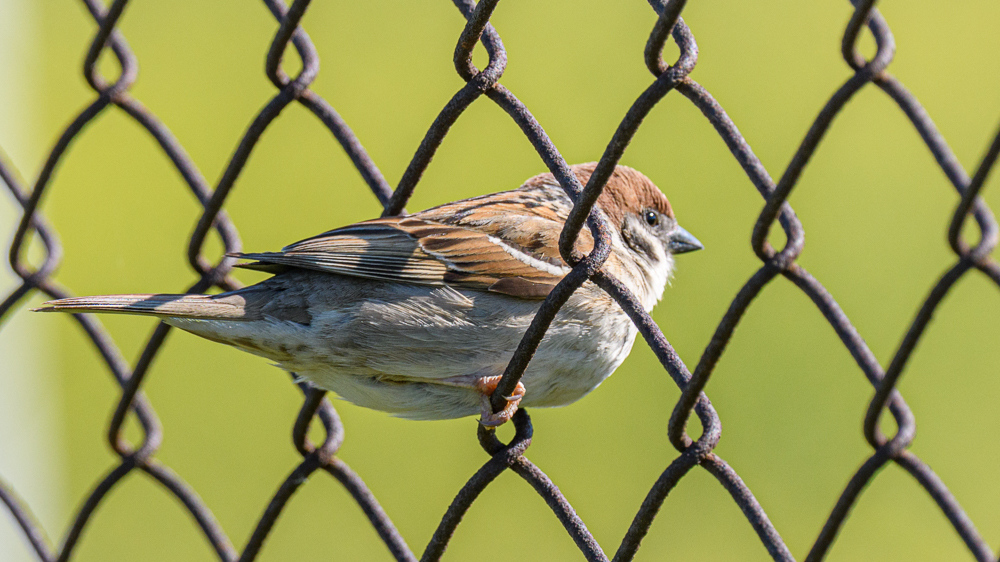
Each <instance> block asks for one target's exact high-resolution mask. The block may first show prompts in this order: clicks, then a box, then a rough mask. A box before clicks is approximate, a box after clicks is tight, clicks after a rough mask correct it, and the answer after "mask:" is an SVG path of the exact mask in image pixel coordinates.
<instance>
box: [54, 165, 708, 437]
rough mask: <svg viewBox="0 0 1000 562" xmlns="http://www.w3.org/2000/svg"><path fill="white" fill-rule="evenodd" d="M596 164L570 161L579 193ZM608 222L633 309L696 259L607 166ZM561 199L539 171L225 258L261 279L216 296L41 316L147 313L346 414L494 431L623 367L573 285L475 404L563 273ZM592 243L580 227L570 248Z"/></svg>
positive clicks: (597, 316)
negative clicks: (507, 184)
mask: <svg viewBox="0 0 1000 562" xmlns="http://www.w3.org/2000/svg"><path fill="white" fill-rule="evenodd" d="M595 167H596V163H593V162H591V163H588V164H578V165H575V166H571V167H570V169H571V170H572V172H573V174H574V175H575V176H576V178H577V179H578V180H579V181H580V183H581V184H583V185H586V183H587V181H588V179H589V178H590V176H591V175H592V174H593V172H594V170H595ZM596 206H597V208H598V209H600V211H601V212H603V213H604V216H605V217H606V218H607V220H608V221H609V224H610V226H611V228H610V229H609V230H610V237H611V252H610V256H609V257H608V259H607V261H606V262H605V263H604V264H603V266H602V267H603V268H604V270H605V271H606V272H607V273H609V274H611V275H613V276H614V277H616V278H618V279H619V280H620V281H622V282H623V283H624V284H625V285H626V286H627V287H628V288H629V289H630V290H631V291H632V292H633V293H634V294H635V296H636V297H637V298H638V300H639V301H640V302H641V303H642V306H643V307H644V308H645V309H646V311H647V312H648V311H651V310H652V308H653V306H654V305H655V304H656V303H657V302H658V301H659V300H660V299H661V297H662V295H663V293H664V290H665V288H666V286H667V284H668V282H669V281H670V279H671V276H672V272H673V269H674V256H675V255H677V254H681V253H685V252H691V251H694V250H700V249H702V248H703V246H702V244H701V242H699V241H698V239H696V238H695V237H694V236H693V235H691V233H689V232H688V231H687V230H685V229H684V228H682V227H681V226H680V225H678V223H677V220H676V218H675V217H674V213H673V210H672V208H671V206H670V203H669V202H668V200H667V198H666V196H665V195H664V194H663V193H662V192H661V191H660V189H659V188H658V187H657V186H656V185H655V184H654V183H653V182H652V181H651V180H650V179H649V178H647V177H646V176H645V175H643V174H642V173H641V172H639V171H637V170H635V169H632V168H629V167H626V166H622V165H618V166H616V167H615V169H614V170H613V172H612V173H611V176H610V178H609V179H608V181H607V183H606V185H605V187H604V189H603V191H602V192H601V195H600V196H599V197H598V199H597V205H596ZM572 207H573V201H572V200H571V199H570V197H569V196H568V195H567V194H566V193H565V191H564V190H563V189H562V188H561V187H560V185H559V182H558V181H557V180H556V179H555V177H554V176H553V175H552V174H551V173H544V174H540V175H537V176H535V177H532V178H530V179H528V180H527V181H526V182H525V183H524V184H523V185H521V186H520V187H519V188H517V189H513V190H510V191H503V192H498V193H492V194H488V195H482V196H478V197H473V198H470V199H464V200H460V201H455V202H451V203H447V204H444V205H440V206H437V207H433V208H430V209H426V210H424V211H420V212H417V213H414V214H411V215H405V216H396V217H383V218H377V219H373V220H368V221H363V222H359V223H355V224H351V225H349V226H345V227H342V228H337V229H335V230H330V231H328V232H324V233H323V234H319V235H317V236H313V237H311V238H307V239H305V240H302V241H299V242H296V243H294V244H291V245H289V246H286V247H285V248H283V249H282V250H281V251H278V252H262V253H237V254H229V255H230V256H232V257H235V258H239V259H241V260H244V261H245V263H240V264H237V267H244V268H248V269H253V270H259V271H264V272H267V273H270V274H272V276H271V277H270V278H268V279H266V280H264V281H262V282H260V283H257V284H255V285H251V286H247V287H244V288H240V289H237V290H233V291H228V292H224V293H220V294H184V295H180V294H127V295H106V296H92V297H73V298H65V299H59V300H53V301H49V302H46V303H43V305H42V306H41V307H40V308H38V309H36V310H38V311H42V312H56V311H58V312H73V313H77V312H108V313H123V314H138V315H148V316H155V317H158V318H159V319H161V320H162V321H163V322H166V323H167V324H169V325H171V326H174V327H177V328H179V329H181V330H184V331H187V332H190V333H193V334H195V335H198V336H201V337H203V338H206V339H209V340H212V341H215V342H219V343H223V344H227V345H230V346H233V347H236V348H239V349H241V350H244V351H247V352H250V353H253V354H255V355H259V356H263V357H265V358H267V359H269V360H271V361H273V362H274V363H276V364H277V365H278V366H280V367H282V368H283V369H285V370H287V371H290V372H292V373H294V374H295V375H296V376H297V377H299V378H300V379H302V380H305V381H308V383H310V384H311V385H313V386H315V387H318V388H321V389H325V390H329V391H332V392H334V393H335V394H336V395H338V396H339V397H340V398H342V399H344V400H347V401H348V402H352V403H354V404H357V405H359V406H363V407H367V408H372V409H375V410H381V411H385V412H388V413H390V414H392V415H395V416H397V417H402V418H409V419H423V420H436V419H453V418H461V417H466V416H474V415H476V414H478V415H479V416H480V419H479V422H480V423H481V424H482V425H483V426H485V427H487V428H494V427H496V426H499V425H501V424H503V423H505V422H507V421H508V420H510V418H511V416H512V415H513V414H514V412H515V411H516V410H517V408H519V407H528V406H532V407H534V406H537V407H549V406H563V405H566V404H569V403H572V402H574V401H576V400H578V399H580V398H581V397H583V396H584V395H586V394H588V393H589V392H590V391H592V390H593V389H595V388H596V387H597V386H598V385H599V384H601V382H603V381H604V380H605V379H606V378H607V377H608V376H610V375H611V374H612V373H613V372H614V371H615V369H617V368H618V366H619V365H621V363H622V362H623V361H624V360H625V358H626V357H627V356H628V354H629V352H630V351H631V349H632V345H633V343H634V341H635V337H636V332H637V330H636V327H635V325H634V324H633V323H632V321H631V320H630V319H629V317H628V316H627V315H626V314H625V312H624V311H623V310H622V309H621V307H620V306H619V305H618V304H617V302H616V301H615V300H614V299H612V298H611V297H610V296H609V295H608V294H607V293H606V292H604V291H603V290H602V289H600V288H599V287H597V285H595V284H594V283H593V282H591V281H589V280H588V281H585V282H584V283H583V285H582V286H581V287H580V288H579V289H577V290H576V291H575V292H574V293H573V294H572V296H570V297H569V299H568V301H566V303H565V304H564V305H563V307H562V308H561V309H560V310H559V312H558V314H557V315H556V316H555V319H554V320H553V321H552V323H551V325H550V327H549V329H548V330H547V331H546V333H545V336H544V337H543V339H542V341H541V343H540V344H539V346H538V348H537V350H536V352H535V354H534V356H533V358H532V359H531V361H530V363H529V364H528V366H527V368H526V370H525V371H524V374H523V375H522V378H521V379H520V382H519V383H518V384H517V388H516V389H515V391H514V392H513V393H511V395H510V396H505V397H504V398H505V399H506V406H505V407H504V408H503V409H502V410H501V411H500V412H493V409H492V407H491V405H490V397H491V396H492V394H493V392H494V391H495V390H496V388H497V384H498V383H499V381H500V378H501V376H502V375H503V373H504V370H505V368H506V366H507V364H508V362H509V361H510V359H511V357H512V356H513V353H514V350H515V349H516V348H517V345H518V343H519V342H520V340H521V338H522V336H523V334H524V332H525V330H527V328H528V326H529V324H530V323H531V321H532V318H533V317H534V316H535V313H536V312H537V311H538V309H539V307H540V306H541V303H542V300H543V299H544V298H545V297H546V296H547V295H548V294H549V292H550V291H551V290H552V289H553V288H554V287H555V286H556V284H557V283H559V281H560V280H561V279H562V278H563V277H564V276H565V275H566V274H567V273H568V272H569V271H570V268H569V266H568V265H567V264H566V262H565V261H564V260H563V259H562V258H561V256H560V253H559V237H560V233H561V232H562V229H563V226H564V224H565V221H566V220H567V217H568V216H569V213H570V210H571V209H572ZM593 247H594V240H593V237H592V235H591V233H590V231H589V230H588V229H586V228H584V229H583V230H581V231H580V234H579V236H578V237H577V240H576V242H575V249H576V250H578V251H580V252H582V253H584V254H586V253H588V252H590V251H591V250H592V249H593Z"/></svg>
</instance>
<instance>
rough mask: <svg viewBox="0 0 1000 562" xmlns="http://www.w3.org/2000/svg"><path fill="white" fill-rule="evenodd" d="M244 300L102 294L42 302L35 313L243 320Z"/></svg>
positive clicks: (189, 296)
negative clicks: (104, 313)
mask: <svg viewBox="0 0 1000 562" xmlns="http://www.w3.org/2000/svg"><path fill="white" fill-rule="evenodd" d="M244 305H245V301H244V299H243V298H242V297H239V296H236V295H164V294H160V295H105V296H98V297H73V298H68V299H59V300H54V301H49V302H46V303H42V306H41V307H40V308H36V309H34V310H35V311H37V312H111V313H119V314H142V315H148V316H159V317H176V318H201V319H227V320H242V319H247V320H249V318H247V317H246V308H245V306H244Z"/></svg>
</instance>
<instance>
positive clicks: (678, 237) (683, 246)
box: [667, 226, 705, 254]
mask: <svg viewBox="0 0 1000 562" xmlns="http://www.w3.org/2000/svg"><path fill="white" fill-rule="evenodd" d="M704 247H705V246H702V245H701V242H699V241H698V239H697V238H695V237H694V236H693V235H692V234H691V233H690V232H688V231H686V230H684V229H683V228H681V227H680V226H675V227H674V230H673V232H671V233H670V242H668V243H667V249H668V250H670V253H672V254H683V253H684V252H693V251H695V250H701V249H703V248H704Z"/></svg>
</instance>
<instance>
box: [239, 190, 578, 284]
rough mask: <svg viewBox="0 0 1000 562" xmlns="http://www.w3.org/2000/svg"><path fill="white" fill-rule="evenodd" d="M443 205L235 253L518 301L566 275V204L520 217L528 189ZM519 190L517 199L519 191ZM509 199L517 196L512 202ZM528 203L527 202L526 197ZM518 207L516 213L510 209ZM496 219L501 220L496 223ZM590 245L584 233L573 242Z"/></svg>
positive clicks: (264, 260) (264, 263)
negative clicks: (562, 246) (561, 247)
mask: <svg viewBox="0 0 1000 562" xmlns="http://www.w3.org/2000/svg"><path fill="white" fill-rule="evenodd" d="M524 191H525V190H524V189H522V190H517V191H513V192H506V193H498V194H493V195H488V196H484V197H480V198H477V199H471V200H467V201H460V202H456V203H450V204H448V205H444V206H442V207H436V208H433V209H428V210H427V211H423V212H421V213H417V214H415V215H411V216H408V217H397V218H383V219H375V220H371V221H367V222H361V223H357V224H354V225H351V226H347V227H344V228H339V229H336V230H331V231H330V232H326V233H324V234H320V235H319V236H315V237H313V238H308V239H306V240H303V241H301V242H296V243H295V244H292V245H290V246H287V247H285V248H284V249H283V250H282V251H281V252H267V253H259V254H239V257H241V258H245V259H254V260H259V261H258V262H257V263H253V264H246V265H247V266H249V267H258V268H260V267H261V266H264V267H266V266H267V265H269V264H273V265H279V266H290V267H299V268H304V269H312V270H317V271H326V272H330V273H338V274H341V275H350V276H354V277H364V278H368V279H379V280H383V281H394V282H404V283H417V284H422V285H445V284H447V285H452V286H455V287H464V288H470V289H478V290H487V291H492V292H498V293H503V294H507V295H511V296H515V297H520V298H526V299H539V298H544V297H545V296H546V295H548V294H549V292H550V291H551V290H552V288H553V287H555V285H556V283H558V282H559V281H560V280H561V279H562V278H563V276H564V275H566V273H567V272H568V271H569V269H568V268H567V267H566V264H565V263H563V261H562V260H561V259H560V258H559V251H558V247H557V244H558V238H559V231H560V229H561V228H562V219H563V218H564V216H565V208H564V206H565V205H567V204H568V201H559V202H557V204H556V205H554V207H555V209H553V208H552V207H553V205H552V204H551V203H552V202H551V201H547V203H549V204H550V205H549V206H548V207H546V206H544V205H541V204H539V205H538V206H537V207H534V208H532V211H531V212H528V213H525V212H524V207H523V206H519V205H518V204H516V202H512V198H513V199H516V200H517V201H521V202H523V200H524V197H525V196H531V195H532V193H533V191H534V190H531V191H529V192H528V193H523V192H524ZM519 192H521V193H519ZM515 194H517V196H516V197H515ZM529 198H530V197H529ZM515 209H520V211H521V212H520V214H514V213H512V211H514V210H515ZM499 216H503V217H504V220H497V218H498V217H499ZM578 246H579V247H580V249H581V250H582V251H584V252H586V251H589V250H590V249H591V248H592V247H593V242H592V240H591V238H590V236H589V233H586V232H585V233H584V235H583V236H581V241H580V243H579V244H578Z"/></svg>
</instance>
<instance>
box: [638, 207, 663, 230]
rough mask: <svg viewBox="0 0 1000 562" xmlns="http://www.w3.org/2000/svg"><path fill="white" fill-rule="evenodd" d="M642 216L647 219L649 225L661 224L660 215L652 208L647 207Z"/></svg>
mask: <svg viewBox="0 0 1000 562" xmlns="http://www.w3.org/2000/svg"><path fill="white" fill-rule="evenodd" d="M642 218H644V219H646V224H648V225H649V226H656V225H658V224H660V215H659V214H658V213H657V212H656V211H654V210H652V209H646V211H645V212H644V213H643V214H642Z"/></svg>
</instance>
